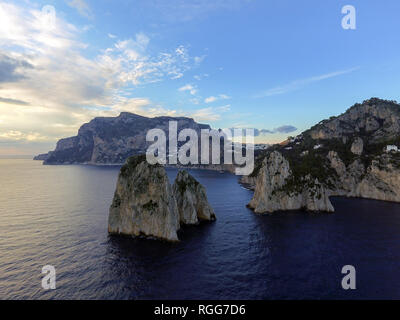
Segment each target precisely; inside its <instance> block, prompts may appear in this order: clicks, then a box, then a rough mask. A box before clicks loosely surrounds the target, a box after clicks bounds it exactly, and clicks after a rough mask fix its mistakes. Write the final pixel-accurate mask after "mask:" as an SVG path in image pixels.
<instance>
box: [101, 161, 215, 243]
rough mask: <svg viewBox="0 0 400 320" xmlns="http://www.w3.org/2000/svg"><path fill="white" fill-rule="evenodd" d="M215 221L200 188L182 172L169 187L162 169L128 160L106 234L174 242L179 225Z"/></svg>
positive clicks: (113, 203)
mask: <svg viewBox="0 0 400 320" xmlns="http://www.w3.org/2000/svg"><path fill="white" fill-rule="evenodd" d="M199 220H215V214H214V211H213V209H212V208H211V206H210V205H209V203H208V201H207V196H206V192H205V189H204V187H203V186H202V185H201V184H200V183H199V182H197V181H196V180H195V179H194V178H193V177H192V176H190V175H189V174H188V173H187V172H186V171H181V172H179V173H178V176H177V179H176V181H175V183H174V186H173V187H171V185H170V183H169V180H168V177H167V174H166V171H165V169H164V167H162V166H160V165H150V164H149V163H148V162H147V161H146V157H145V156H134V157H130V158H129V159H128V160H127V162H126V163H125V165H124V166H123V167H122V168H121V171H120V174H119V177H118V181H117V187H116V190H115V194H114V199H113V202H112V204H111V206H110V213H109V219H108V232H109V233H111V234H122V235H131V236H146V237H154V238H157V239H162V240H167V241H178V234H177V231H178V230H179V229H180V226H181V225H183V224H195V223H198V222H199Z"/></svg>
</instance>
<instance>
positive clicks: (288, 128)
mask: <svg viewBox="0 0 400 320" xmlns="http://www.w3.org/2000/svg"><path fill="white" fill-rule="evenodd" d="M296 130H297V128H296V127H294V126H291V125H286V126H281V127H279V128H276V129H274V130H273V131H274V132H277V133H291V132H294V131H296Z"/></svg>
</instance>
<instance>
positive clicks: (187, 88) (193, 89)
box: [178, 84, 197, 95]
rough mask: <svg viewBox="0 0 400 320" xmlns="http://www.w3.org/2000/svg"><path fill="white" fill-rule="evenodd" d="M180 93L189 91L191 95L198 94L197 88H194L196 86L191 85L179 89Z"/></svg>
mask: <svg viewBox="0 0 400 320" xmlns="http://www.w3.org/2000/svg"><path fill="white" fill-rule="evenodd" d="M178 91H181V92H184V91H189V93H190V94H191V95H195V94H196V93H197V88H196V87H194V86H193V85H191V84H187V85H184V86H183V87H180V88H179V89H178Z"/></svg>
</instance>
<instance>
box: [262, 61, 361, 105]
mask: <svg viewBox="0 0 400 320" xmlns="http://www.w3.org/2000/svg"><path fill="white" fill-rule="evenodd" d="M358 69H360V67H354V68H351V69H346V70H340V71H335V72H331V73H326V74H322V75H319V76H313V77H309V78H305V79H299V80H295V81H293V82H290V83H288V84H285V85H282V86H278V87H275V88H271V89H268V90H266V91H264V92H262V93H260V94H257V95H256V96H255V98H263V97H270V96H275V95H280V94H284V93H287V92H291V91H295V90H298V89H300V88H302V87H305V86H307V85H309V84H312V83H315V82H319V81H322V80H326V79H330V78H334V77H338V76H341V75H344V74H347V73H351V72H354V71H356V70H358Z"/></svg>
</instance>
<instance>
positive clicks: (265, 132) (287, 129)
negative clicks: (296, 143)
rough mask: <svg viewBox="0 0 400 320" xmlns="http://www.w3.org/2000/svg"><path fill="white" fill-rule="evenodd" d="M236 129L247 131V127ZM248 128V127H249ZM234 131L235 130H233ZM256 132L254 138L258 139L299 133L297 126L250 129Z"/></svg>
mask: <svg viewBox="0 0 400 320" xmlns="http://www.w3.org/2000/svg"><path fill="white" fill-rule="evenodd" d="M235 128H240V129H246V126H236V127H235ZM247 128H248V127H247ZM232 129H234V128H232ZM250 129H253V130H254V136H255V137H258V136H265V135H269V134H275V133H281V134H282V133H291V132H294V131H297V128H296V127H295V126H292V125H284V126H281V127H278V128H275V129H272V130H270V129H256V128H250Z"/></svg>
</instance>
